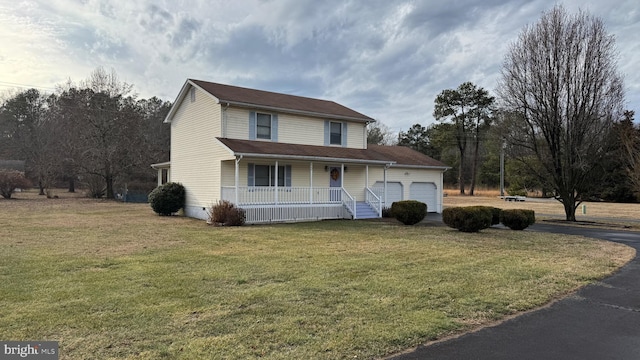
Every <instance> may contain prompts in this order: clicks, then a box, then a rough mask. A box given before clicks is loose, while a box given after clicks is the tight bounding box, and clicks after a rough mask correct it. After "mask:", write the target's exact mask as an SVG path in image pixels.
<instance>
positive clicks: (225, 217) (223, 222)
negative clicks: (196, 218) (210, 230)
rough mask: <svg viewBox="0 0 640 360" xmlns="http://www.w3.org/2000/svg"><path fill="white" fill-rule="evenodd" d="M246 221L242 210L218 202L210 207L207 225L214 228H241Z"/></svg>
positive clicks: (226, 203)
mask: <svg viewBox="0 0 640 360" xmlns="http://www.w3.org/2000/svg"><path fill="white" fill-rule="evenodd" d="M245 220H246V217H245V213H244V210H242V209H240V208H237V207H236V206H235V205H234V204H232V203H230V202H229V201H226V200H220V201H218V203H217V204H216V205H213V206H212V207H211V211H210V212H209V221H208V223H209V224H212V225H215V226H242V225H244V222H245Z"/></svg>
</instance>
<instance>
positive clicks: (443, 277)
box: [0, 196, 634, 359]
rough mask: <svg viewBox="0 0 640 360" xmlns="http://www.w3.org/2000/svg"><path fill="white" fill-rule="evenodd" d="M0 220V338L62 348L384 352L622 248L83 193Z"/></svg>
mask: <svg viewBox="0 0 640 360" xmlns="http://www.w3.org/2000/svg"><path fill="white" fill-rule="evenodd" d="M18 197H19V196H18ZM0 219H2V223H3V224H2V225H1V226H0V247H1V248H2V249H3V251H2V254H0V339H3V340H57V341H59V342H60V353H61V355H60V358H61V359H109V358H117V359H158V358H167V359H249V358H269V359H308V358H314V359H318V358H319V359H336V358H350V359H353V358H375V357H381V356H384V355H387V354H390V353H393V352H397V351H401V350H403V349H406V348H408V347H411V346H415V345H418V344H420V343H423V342H426V341H428V340H433V339H437V338H440V337H443V336H447V335H450V334H452V333H456V332H461V331H465V330H468V329H471V328H474V327H477V326H480V325H482V324H486V323H489V322H492V321H495V320H497V319H500V318H503V317H505V316H507V315H510V314H514V313H516V312H518V311H523V310H527V309H531V308H534V307H537V306H540V305H543V304H545V303H547V302H549V301H550V300H553V299H555V298H557V297H559V296H562V295H564V294H567V293H568V292H570V291H572V290H574V289H576V288H577V287H580V286H582V285H584V284H587V283H588V282H591V281H594V280H596V279H600V278H602V277H604V276H606V275H608V274H610V273H612V272H613V271H615V270H616V269H617V268H618V267H619V266H620V265H621V264H623V263H625V262H626V261H628V260H629V259H630V258H632V257H633V255H634V251H633V249H631V248H628V247H625V246H622V245H617V244H613V243H607V242H601V241H595V240H587V239H583V238H577V237H567V236H560V235H549V234H537V233H533V232H527V231H525V232H515V231H507V230H496V229H488V230H485V231H483V232H482V233H479V234H463V233H459V232H457V231H453V230H451V229H448V228H446V227H436V226H416V227H405V226H402V225H397V224H396V223H390V222H360V221H326V222H318V223H304V224H282V225H272V226H245V227H241V228H216V227H209V226H207V225H206V224H205V223H204V222H203V221H197V220H191V219H186V218H179V217H159V216H155V215H154V214H153V213H152V212H151V210H150V208H149V207H148V206H147V205H131V204H119V203H113V202H105V201H95V200H89V199H52V200H48V201H47V200H44V201H43V200H41V199H33V198H26V199H22V200H12V201H7V200H2V201H0Z"/></svg>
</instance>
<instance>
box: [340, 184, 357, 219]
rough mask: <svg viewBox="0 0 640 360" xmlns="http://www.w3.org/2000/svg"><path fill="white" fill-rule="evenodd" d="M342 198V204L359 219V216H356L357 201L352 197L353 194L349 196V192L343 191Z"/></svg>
mask: <svg viewBox="0 0 640 360" xmlns="http://www.w3.org/2000/svg"><path fill="white" fill-rule="evenodd" d="M342 198H343V201H342V203H343V204H344V206H345V207H346V208H347V210H349V212H350V213H351V214H352V215H353V218H354V219H357V216H356V199H354V198H353V196H351V194H349V193H348V192H347V190H345V189H342Z"/></svg>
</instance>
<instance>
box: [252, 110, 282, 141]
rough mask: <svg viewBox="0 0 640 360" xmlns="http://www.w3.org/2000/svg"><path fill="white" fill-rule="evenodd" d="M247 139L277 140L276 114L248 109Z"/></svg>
mask: <svg viewBox="0 0 640 360" xmlns="http://www.w3.org/2000/svg"><path fill="white" fill-rule="evenodd" d="M249 140H270V141H273V142H277V141H278V114H267V113H259V112H255V111H249Z"/></svg>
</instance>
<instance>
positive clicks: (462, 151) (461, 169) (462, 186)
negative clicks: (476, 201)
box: [458, 149, 464, 195]
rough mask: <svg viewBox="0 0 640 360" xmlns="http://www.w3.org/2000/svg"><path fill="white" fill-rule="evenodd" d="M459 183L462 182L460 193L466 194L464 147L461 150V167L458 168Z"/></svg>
mask: <svg viewBox="0 0 640 360" xmlns="http://www.w3.org/2000/svg"><path fill="white" fill-rule="evenodd" d="M458 183H459V184H460V194H461V195H464V149H461V150H460V169H459V170H458Z"/></svg>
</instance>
